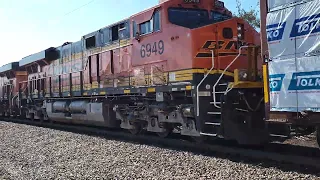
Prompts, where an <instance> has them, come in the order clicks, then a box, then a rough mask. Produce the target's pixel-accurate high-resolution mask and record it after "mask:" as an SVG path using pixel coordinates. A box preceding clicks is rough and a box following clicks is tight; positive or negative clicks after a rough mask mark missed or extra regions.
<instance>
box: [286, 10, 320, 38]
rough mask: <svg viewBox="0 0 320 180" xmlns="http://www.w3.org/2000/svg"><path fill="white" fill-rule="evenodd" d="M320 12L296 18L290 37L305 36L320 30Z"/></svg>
mask: <svg viewBox="0 0 320 180" xmlns="http://www.w3.org/2000/svg"><path fill="white" fill-rule="evenodd" d="M319 21H320V14H316V15H312V16H308V17H303V18H300V19H296V20H295V21H294V25H293V28H292V31H291V34H290V37H298V36H304V35H308V34H313V33H317V32H320V22H319Z"/></svg>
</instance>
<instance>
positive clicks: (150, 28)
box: [133, 10, 161, 35]
mask: <svg viewBox="0 0 320 180" xmlns="http://www.w3.org/2000/svg"><path fill="white" fill-rule="evenodd" d="M160 22H161V20H160V10H155V12H154V14H153V16H152V18H151V19H150V20H149V21H146V22H144V23H141V24H140V25H139V27H140V34H141V35H143V34H149V33H152V32H157V31H160ZM133 27H134V28H135V25H134V26H133ZM133 32H135V29H134V30H133Z"/></svg>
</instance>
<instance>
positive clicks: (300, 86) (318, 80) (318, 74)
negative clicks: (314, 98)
mask: <svg viewBox="0 0 320 180" xmlns="http://www.w3.org/2000/svg"><path fill="white" fill-rule="evenodd" d="M318 89H320V71H312V72H299V73H293V74H292V79H291V81H290V85H289V90H318Z"/></svg>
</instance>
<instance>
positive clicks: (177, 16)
mask: <svg viewBox="0 0 320 180" xmlns="http://www.w3.org/2000/svg"><path fill="white" fill-rule="evenodd" d="M210 13H211V14H210V16H211V18H209V13H208V11H207V10H205V9H186V8H169V9H168V17H169V21H170V22H171V23H172V24H175V25H178V26H182V27H186V28H190V29H194V28H198V27H202V26H206V25H208V24H213V23H217V22H221V21H225V20H228V19H231V18H232V16H230V15H226V14H222V13H220V12H217V11H211V12H210Z"/></svg>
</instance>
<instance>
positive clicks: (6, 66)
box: [0, 62, 19, 73]
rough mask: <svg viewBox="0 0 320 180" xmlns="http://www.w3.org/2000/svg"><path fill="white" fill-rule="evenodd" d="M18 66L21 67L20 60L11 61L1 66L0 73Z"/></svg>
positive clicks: (15, 68)
mask: <svg viewBox="0 0 320 180" xmlns="http://www.w3.org/2000/svg"><path fill="white" fill-rule="evenodd" d="M18 68H19V62H11V63H8V64H5V65H3V66H1V67H0V73H4V72H7V71H11V70H17V69H18Z"/></svg>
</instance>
